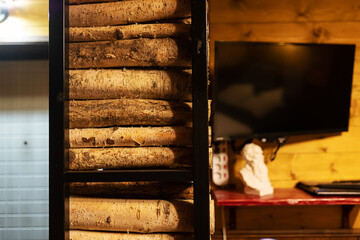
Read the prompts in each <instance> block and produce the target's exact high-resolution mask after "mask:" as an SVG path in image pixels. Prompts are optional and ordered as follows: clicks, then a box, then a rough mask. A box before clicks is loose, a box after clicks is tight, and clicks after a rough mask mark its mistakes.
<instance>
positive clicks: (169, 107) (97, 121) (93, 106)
mask: <svg viewBox="0 0 360 240" xmlns="http://www.w3.org/2000/svg"><path fill="white" fill-rule="evenodd" d="M191 107H192V103H191V102H173V101H163V100H144V99H113V100H88V101H67V102H65V115H66V116H65V118H66V119H68V120H69V122H68V125H69V128H89V127H106V126H109V127H110V126H125V125H127V126H136V125H147V126H150V125H155V126H161V125H162V126H164V125H184V124H186V123H188V122H190V121H192V112H191Z"/></svg>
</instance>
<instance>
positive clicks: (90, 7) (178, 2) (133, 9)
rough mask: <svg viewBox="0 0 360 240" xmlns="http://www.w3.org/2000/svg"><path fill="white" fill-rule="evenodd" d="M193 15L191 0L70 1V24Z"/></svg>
mask: <svg viewBox="0 0 360 240" xmlns="http://www.w3.org/2000/svg"><path fill="white" fill-rule="evenodd" d="M190 15H191V1H190V0H136V1H118V2H109V3H95V4H82V5H70V6H69V27H92V26H109V25H121V24H129V23H138V22H149V21H157V20H162V19H171V18H182V17H188V16H190Z"/></svg>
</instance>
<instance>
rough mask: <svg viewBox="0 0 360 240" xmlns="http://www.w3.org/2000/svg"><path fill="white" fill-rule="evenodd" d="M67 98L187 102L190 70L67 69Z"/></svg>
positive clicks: (190, 94)
mask: <svg viewBox="0 0 360 240" xmlns="http://www.w3.org/2000/svg"><path fill="white" fill-rule="evenodd" d="M66 74H67V76H66V77H65V79H66V80H65V81H67V82H66V83H65V86H66V88H67V89H66V95H67V98H68V99H113V98H142V99H171V100H187V101H191V99H192V93H191V70H181V69H172V70H130V69H123V70H103V69H102V70H69V71H67V72H66Z"/></svg>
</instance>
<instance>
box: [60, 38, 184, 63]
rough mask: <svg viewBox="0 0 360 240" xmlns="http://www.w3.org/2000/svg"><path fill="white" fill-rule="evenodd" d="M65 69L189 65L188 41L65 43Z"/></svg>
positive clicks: (162, 39) (166, 39)
mask: <svg viewBox="0 0 360 240" xmlns="http://www.w3.org/2000/svg"><path fill="white" fill-rule="evenodd" d="M68 45H69V46H68V51H67V52H66V53H67V54H68V56H67V59H68V62H67V65H68V67H69V68H71V69H74V68H110V67H154V66H163V67H166V66H177V67H190V66H191V54H190V53H191V51H190V41H187V40H179V39H178V40H175V39H170V38H159V39H149V38H140V39H130V40H117V41H99V42H81V43H69V44H68Z"/></svg>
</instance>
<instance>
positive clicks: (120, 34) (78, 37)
mask: <svg viewBox="0 0 360 240" xmlns="http://www.w3.org/2000/svg"><path fill="white" fill-rule="evenodd" d="M190 30H191V25H190V24H183V23H158V24H132V25H123V26H122V25H121V26H105V27H71V28H69V29H68V31H66V32H68V38H67V39H69V40H68V41H69V42H91V41H114V40H122V39H132V38H164V37H173V38H174V37H182V38H189V37H190Z"/></svg>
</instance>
